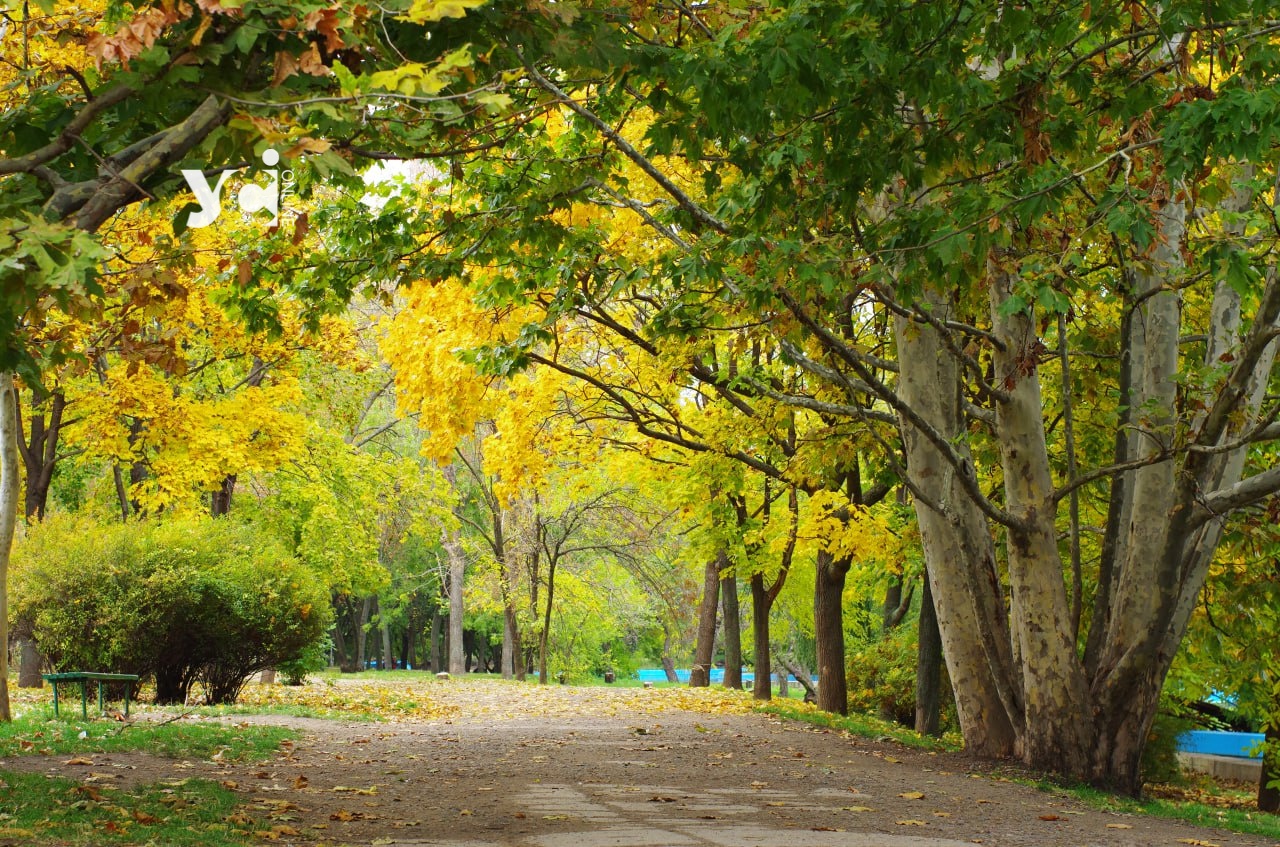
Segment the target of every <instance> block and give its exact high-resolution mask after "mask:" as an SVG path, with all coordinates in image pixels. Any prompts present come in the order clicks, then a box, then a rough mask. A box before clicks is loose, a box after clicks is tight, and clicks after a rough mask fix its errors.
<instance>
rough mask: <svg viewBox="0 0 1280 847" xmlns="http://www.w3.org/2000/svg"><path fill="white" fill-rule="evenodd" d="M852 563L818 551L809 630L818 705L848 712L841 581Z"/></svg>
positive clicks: (827, 708) (824, 708)
mask: <svg viewBox="0 0 1280 847" xmlns="http://www.w3.org/2000/svg"><path fill="white" fill-rule="evenodd" d="M851 565H852V562H851V561H850V560H849V559H847V558H836V557H835V556H832V555H831V554H830V553H828V552H827V551H825V550H820V551H819V552H818V563H817V568H818V573H817V578H816V579H815V580H814V590H813V632H814V639H815V641H816V642H817V652H818V708H820V709H822V710H824V711H827V712H834V713H836V714H840V715H847V714H848V713H849V684H848V681H847V680H846V678H845V666H844V664H845V657H844V581H845V577H846V576H847V575H848V573H849V568H850V566H851Z"/></svg>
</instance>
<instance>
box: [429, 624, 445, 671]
mask: <svg viewBox="0 0 1280 847" xmlns="http://www.w3.org/2000/svg"><path fill="white" fill-rule="evenodd" d="M444 620H445V616H444V615H442V614H440V609H439V608H435V609H432V610H431V629H430V630H429V632H430V634H429V635H428V636H427V638H428V639H430V641H429V643H428V644H427V655H428V656H429V657H430V661H431V670H432V672H433V673H440V672H441V671H442V670H444V669H445V665H444V657H445V655H446V653H445V649H444V633H443V630H444Z"/></svg>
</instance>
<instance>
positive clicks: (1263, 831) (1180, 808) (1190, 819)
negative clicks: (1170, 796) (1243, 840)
mask: <svg viewBox="0 0 1280 847" xmlns="http://www.w3.org/2000/svg"><path fill="white" fill-rule="evenodd" d="M1034 784H1035V786H1036V787H1037V788H1039V789H1040V790H1042V791H1046V792H1049V793H1052V794H1065V795H1067V796H1070V797H1074V798H1075V799H1077V800H1079V801H1081V802H1082V803H1084V804H1086V805H1088V806H1092V807H1093V808H1095V809H1101V810H1103V811H1107V812H1122V813H1125V814H1132V815H1150V816H1152V817H1159V818H1170V819H1173V820H1180V821H1186V822H1187V823H1192V824H1196V825H1198V826H1209V827H1218V828H1219V829H1229V830H1232V831H1233V832H1241V833H1247V834H1250V835H1261V836H1263V837H1265V838H1269V839H1271V840H1273V841H1280V817H1277V816H1276V815H1269V814H1267V813H1265V812H1256V811H1254V812H1250V811H1246V810H1244V809H1223V808H1219V807H1217V806H1207V805H1205V804H1203V803H1191V802H1174V801H1172V800H1159V799H1149V800H1139V799H1135V798H1132V797H1120V796H1117V795H1115V794H1108V793H1107V792H1105V791H1100V790H1098V789H1096V788H1091V787H1089V786H1084V785H1072V786H1063V785H1060V784H1056V783H1053V782H1049V781H1046V780H1041V781H1040V782H1036V783H1034Z"/></svg>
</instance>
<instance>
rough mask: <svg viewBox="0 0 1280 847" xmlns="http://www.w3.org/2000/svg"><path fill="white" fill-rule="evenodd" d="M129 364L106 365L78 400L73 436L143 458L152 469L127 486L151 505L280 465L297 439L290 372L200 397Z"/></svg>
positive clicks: (93, 449)
mask: <svg viewBox="0 0 1280 847" xmlns="http://www.w3.org/2000/svg"><path fill="white" fill-rule="evenodd" d="M127 370H128V366H127V365H117V366H116V367H114V368H112V369H110V370H108V371H107V375H106V382H105V383H104V384H103V386H101V387H100V388H99V389H98V390H90V391H89V392H88V393H86V394H85V395H84V396H82V397H80V398H79V399H78V401H77V406H76V408H77V410H78V412H79V415H80V420H81V423H80V426H78V427H77V428H76V429H75V430H74V432H73V433H72V434H71V436H70V437H71V440H73V442H74V443H76V444H78V445H79V446H82V447H84V448H86V450H87V451H88V452H89V453H90V454H91V455H97V456H104V457H107V458H111V459H114V460H115V461H118V462H121V463H122V464H126V465H127V464H130V463H132V462H134V461H135V460H137V459H139V458H141V459H144V460H145V461H146V462H147V463H148V465H149V469H150V471H151V476H150V477H149V478H148V479H147V480H146V481H145V482H144V483H143V484H142V485H141V486H139V487H138V489H137V490H135V491H133V492H131V493H132V494H133V496H135V497H136V498H138V500H139V502H141V503H142V504H143V505H144V506H146V507H147V508H149V509H159V508H164V507H174V506H179V505H181V504H184V503H186V502H187V501H188V500H189V498H190V497H191V494H192V492H198V491H210V490H214V489H216V488H217V487H218V485H219V484H221V482H222V480H223V478H224V477H225V476H226V475H227V474H228V473H229V472H260V471H266V470H271V469H273V468H275V467H278V466H279V465H280V464H282V463H283V462H285V461H286V460H288V459H289V457H290V456H291V455H293V453H294V452H295V451H296V449H297V448H298V445H299V444H300V443H301V441H302V435H303V431H304V427H305V421H304V419H303V417H302V416H301V415H299V414H297V413H296V412H294V411H290V410H291V409H296V408H297V406H298V405H299V404H300V403H301V400H302V395H301V392H300V390H299V388H298V384H297V381H296V380H295V379H285V380H280V381H272V382H270V383H265V384H263V385H261V386H257V387H253V386H249V387H246V388H243V389H241V390H240V391H237V392H235V393H232V394H227V395H222V396H213V397H207V398H200V397H192V396H188V395H184V394H181V393H175V392H174V390H173V386H172V385H171V383H170V382H169V381H168V380H167V379H166V378H165V377H164V375H163V374H162V373H160V372H159V371H157V370H156V369H155V368H152V367H142V368H139V369H137V371H136V372H135V373H133V374H132V375H130V374H128V373H127ZM131 420H136V421H141V422H142V423H141V426H140V427H139V428H135V427H131ZM131 438H132V443H130V441H131Z"/></svg>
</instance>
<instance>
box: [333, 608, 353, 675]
mask: <svg viewBox="0 0 1280 847" xmlns="http://www.w3.org/2000/svg"><path fill="white" fill-rule="evenodd" d="M345 605H346V604H345V598H344V599H341V600H340V599H339V598H337V597H335V598H333V610H334V615H333V652H334V653H335V656H334V658H335V659H336V660H337V661H336V662H335V664H336V665H337V666H338V669H339V670H341V671H344V672H346V671H347V670H348V669H349V665H350V660H349V659H348V658H347V636H346V633H344V632H343V631H342V611H343V608H344V606H345Z"/></svg>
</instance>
